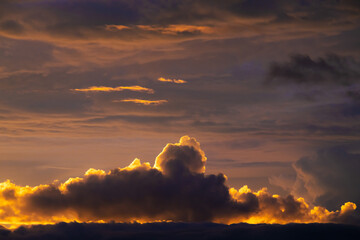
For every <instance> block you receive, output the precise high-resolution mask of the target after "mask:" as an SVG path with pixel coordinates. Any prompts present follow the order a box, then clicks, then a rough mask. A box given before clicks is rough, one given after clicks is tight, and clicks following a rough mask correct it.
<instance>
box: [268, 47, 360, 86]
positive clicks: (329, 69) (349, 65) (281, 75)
mask: <svg viewBox="0 0 360 240" xmlns="http://www.w3.org/2000/svg"><path fill="white" fill-rule="evenodd" d="M359 78H360V63H359V62H357V61H356V60H355V59H353V58H351V57H342V56H338V55H336V54H329V55H327V56H326V57H324V58H323V57H320V58H318V59H312V58H311V57H309V56H307V55H301V54H296V55H292V56H291V58H290V61H289V62H285V63H277V62H274V63H273V64H272V65H271V66H270V69H269V73H268V80H267V81H268V82H269V83H279V84H280V83H282V84H284V83H297V84H337V85H349V84H352V83H358V82H359Z"/></svg>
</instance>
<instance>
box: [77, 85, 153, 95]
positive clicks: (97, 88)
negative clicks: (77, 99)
mask: <svg viewBox="0 0 360 240" xmlns="http://www.w3.org/2000/svg"><path fill="white" fill-rule="evenodd" d="M71 90H72V91H76V92H121V91H124V90H129V91H134V92H147V93H154V90H153V89H151V88H146V87H141V86H137V85H136V86H118V87H105V86H91V87H88V88H75V89H71Z"/></svg>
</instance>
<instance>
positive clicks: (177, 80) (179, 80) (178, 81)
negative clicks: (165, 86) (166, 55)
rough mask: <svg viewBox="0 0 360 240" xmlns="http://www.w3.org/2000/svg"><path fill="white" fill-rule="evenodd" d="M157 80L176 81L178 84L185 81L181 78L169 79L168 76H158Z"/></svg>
mask: <svg viewBox="0 0 360 240" xmlns="http://www.w3.org/2000/svg"><path fill="white" fill-rule="evenodd" d="M158 81H160V82H171V83H178V84H182V83H187V82H186V81H185V80H182V79H170V78H163V77H159V78H158Z"/></svg>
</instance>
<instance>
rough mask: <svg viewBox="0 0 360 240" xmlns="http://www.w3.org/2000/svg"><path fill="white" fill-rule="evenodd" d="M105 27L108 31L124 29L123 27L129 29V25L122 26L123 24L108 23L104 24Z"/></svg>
mask: <svg viewBox="0 0 360 240" xmlns="http://www.w3.org/2000/svg"><path fill="white" fill-rule="evenodd" d="M105 29H106V30H108V31H121V30H124V29H130V27H128V26H124V25H114V24H110V25H105Z"/></svg>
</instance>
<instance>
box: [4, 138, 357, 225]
mask: <svg viewBox="0 0 360 240" xmlns="http://www.w3.org/2000/svg"><path fill="white" fill-rule="evenodd" d="M206 161H207V158H206V156H205V153H204V152H203V151H202V150H201V148H200V143H199V142H198V141H196V139H195V138H191V137H188V136H183V137H182V138H181V139H180V141H179V142H178V143H174V144H172V143H169V144H167V145H166V146H165V148H164V149H163V151H162V152H161V153H160V154H159V155H158V156H157V158H156V160H155V164H154V166H153V167H152V166H151V165H150V163H141V161H140V160H139V159H135V160H134V161H133V162H132V163H131V164H130V165H129V166H127V167H125V168H116V169H113V170H111V171H109V172H107V173H106V172H105V171H103V170H96V169H92V168H91V169H89V170H88V171H87V172H86V173H85V175H84V176H83V177H76V178H70V179H68V180H67V181H65V182H64V183H59V182H57V181H55V182H53V183H52V184H47V185H39V186H35V187H29V186H25V187H22V186H18V185H15V184H14V183H12V182H10V181H9V180H7V181H5V182H3V183H0V224H2V225H4V224H5V225H6V226H8V227H16V226H18V225H21V224H47V223H56V222H59V221H65V222H71V221H81V222H107V221H111V220H114V221H117V222H133V221H138V222H156V221H182V222H184V221H185V222H209V221H211V222H217V223H226V224H231V223H238V222H247V223H280V224H285V223H290V222H296V223H311V222H320V223H326V222H341V223H349V222H350V221H351V220H352V219H354V214H355V209H356V205H355V204H354V203H351V202H347V203H345V204H344V205H343V206H342V207H341V209H340V210H336V211H329V210H327V209H326V208H324V207H321V206H315V207H313V208H311V207H310V206H309V204H308V203H306V202H305V200H304V199H303V198H297V199H295V198H294V197H293V196H292V195H289V196H286V197H281V196H279V195H271V194H270V193H268V192H267V190H266V189H265V188H264V189H261V190H259V191H252V190H251V189H249V188H248V187H247V186H243V187H242V188H240V189H239V190H236V189H235V188H229V187H228V186H227V185H226V179H227V178H226V176H225V175H223V174H218V175H214V174H210V175H205V163H206Z"/></svg>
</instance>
